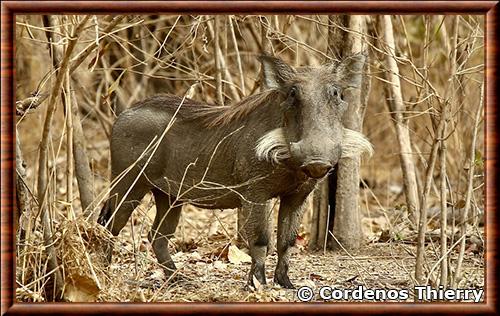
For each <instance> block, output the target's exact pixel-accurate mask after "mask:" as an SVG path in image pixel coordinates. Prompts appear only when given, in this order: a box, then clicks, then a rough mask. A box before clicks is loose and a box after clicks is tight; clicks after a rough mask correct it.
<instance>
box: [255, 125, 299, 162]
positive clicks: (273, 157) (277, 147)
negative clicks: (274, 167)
mask: <svg viewBox="0 0 500 316" xmlns="http://www.w3.org/2000/svg"><path fill="white" fill-rule="evenodd" d="M255 154H256V156H257V159H259V160H266V161H269V162H272V163H273V164H278V163H279V162H280V161H282V160H284V159H287V158H290V151H289V149H288V146H287V144H286V139H285V135H284V133H283V129H282V128H276V129H273V130H272V131H270V132H268V133H266V134H265V135H264V136H262V137H261V138H260V139H259V140H258V141H257V145H256V146H255Z"/></svg>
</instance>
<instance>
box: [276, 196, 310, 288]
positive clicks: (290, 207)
mask: <svg viewBox="0 0 500 316" xmlns="http://www.w3.org/2000/svg"><path fill="white" fill-rule="evenodd" d="M307 195H308V193H306V194H304V193H295V194H292V195H287V196H283V197H281V200H280V209H279V214H278V236H277V249H278V264H277V265H276V271H275V272H274V282H276V283H278V284H279V285H281V286H282V287H284V288H287V289H293V288H294V286H293V284H292V282H291V281H290V278H289V277H288V264H289V259H290V248H291V247H293V246H294V245H295V240H296V238H297V233H298V230H299V226H300V222H301V221H302V215H303V214H304V207H303V205H304V201H305V199H306V198H307Z"/></svg>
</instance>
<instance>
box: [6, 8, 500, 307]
mask: <svg viewBox="0 0 500 316" xmlns="http://www.w3.org/2000/svg"><path fill="white" fill-rule="evenodd" d="M63 12H64V13H78V14H82V13H87V14H90V13H93V14H104V13H118V14H128V13H151V12H155V13H158V12H161V13H165V14H168V13H171V14H173V13H176V14H190V13H197V14H224V13H235V12H237V13H247V14H250V13H254V14H256V13H262V14H263V13H266V14H279V13H284V12H286V13H302V14H305V13H309V14H312V13H315V14H320V13H339V12H349V13H356V14H381V13H389V14H395V13H398V14H401V13H403V14H410V13H433V14H436V13H440V14H484V15H485V16H486V41H485V43H486V57H485V60H486V98H485V100H486V109H485V114H486V116H485V132H486V137H485V145H486V146H485V148H486V170H487V172H486V209H487V212H486V223H487V225H486V234H487V236H488V238H487V240H486V250H487V251H486V261H487V267H488V269H487V271H486V291H485V292H486V294H485V295H486V303H483V304H477V305H476V304H471V303H439V304H437V303H434V304H433V303H429V304H418V305H416V304H407V303H405V304H402V303H384V304H383V305H381V304H377V305H374V304H373V303H338V304H325V303H189V304H182V303H148V304H145V303H97V304H96V303H88V304H87V303H33V304H29V303H14V301H13V300H14V296H13V295H14V277H15V275H14V260H13V258H14V255H15V254H14V249H15V247H14V234H13V231H14V229H13V228H14V223H13V216H12V215H13V211H12V210H13V208H14V207H15V195H14V194H15V192H14V190H13V188H14V186H13V184H14V158H15V153H14V145H13V144H14V142H15V138H14V137H15V135H14V115H13V113H14V108H15V107H14V104H13V102H14V90H13V87H14V85H13V83H14V76H15V73H14V68H13V56H14V43H13V34H14V25H13V22H14V15H15V14H35V13H45V14H47V13H63ZM497 16H498V1H355V2H351V1H130V2H128V1H36V2H35V1H33V2H31V1H4V2H2V4H1V20H2V22H1V53H2V57H1V112H0V113H1V115H0V118H1V183H0V184H1V213H0V214H1V314H2V315H3V314H4V313H6V314H9V315H12V314H26V313H37V314H44V315H45V314H103V313H106V314H108V313H116V314H141V313H144V312H147V313H149V314H166V313H169V314H170V313H172V314H194V313H201V314H227V313H257V312H263V313H273V314H285V313H287V314H305V313H315V314H325V313H331V312H332V311H333V312H335V311H337V310H340V309H341V310H342V311H343V312H348V313H352V314H354V313H357V314H361V313H370V314H382V313H383V314H396V313H397V314H400V313H426V314H430V313H438V312H440V313H442V312H445V313H448V314H452V313H453V314H455V313H456V314H458V313H460V314H462V313H464V314H497V313H498V309H497V308H496V305H497V304H496V303H497V301H498V294H499V293H498V289H497V282H495V281H497V280H498V278H497V277H496V272H497V270H498V269H497V264H498V249H497V241H498V236H499V230H498V215H497V209H496V203H495V201H496V197H497V195H496V187H495V184H496V177H497V175H496V172H497V170H498V169H497V156H496V148H497V146H498V136H497V131H496V128H495V124H496V123H497V109H496V104H497V91H496V90H495V88H496V83H497V79H496V76H497V70H498V64H497V58H496V57H497V56H498V53H497V43H498V42H497V38H498V22H497Z"/></svg>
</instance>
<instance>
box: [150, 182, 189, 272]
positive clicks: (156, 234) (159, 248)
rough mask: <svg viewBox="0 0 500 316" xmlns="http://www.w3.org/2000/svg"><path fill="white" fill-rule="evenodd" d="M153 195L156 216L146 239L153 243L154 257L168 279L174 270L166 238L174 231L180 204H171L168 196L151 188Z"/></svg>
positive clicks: (179, 212) (180, 208) (177, 221)
mask: <svg viewBox="0 0 500 316" xmlns="http://www.w3.org/2000/svg"><path fill="white" fill-rule="evenodd" d="M153 195H154V197H155V202H156V216H155V220H154V223H153V226H152V227H151V231H150V232H149V235H148V239H149V241H150V242H151V244H152V245H153V251H154V253H155V255H156V259H157V260H158V263H159V264H160V265H161V266H162V267H163V270H164V272H165V276H166V277H167V279H168V278H170V277H171V276H172V274H173V273H174V272H175V270H176V267H175V263H174V261H173V260H172V257H170V253H169V251H168V239H169V238H171V237H172V236H173V235H174V233H175V229H176V228H177V224H178V223H179V217H180V215H181V210H182V206H181V205H178V206H172V205H171V203H170V199H169V196H168V195H167V194H165V193H163V192H162V191H160V190H158V189H153Z"/></svg>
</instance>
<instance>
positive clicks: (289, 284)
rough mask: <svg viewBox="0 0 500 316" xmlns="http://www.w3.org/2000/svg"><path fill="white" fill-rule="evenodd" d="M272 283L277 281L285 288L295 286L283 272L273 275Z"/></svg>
mask: <svg viewBox="0 0 500 316" xmlns="http://www.w3.org/2000/svg"><path fill="white" fill-rule="evenodd" d="M274 283H278V284H279V285H281V286H282V287H283V288H285V289H294V288H295V286H293V284H292V282H291V281H290V278H288V275H286V274H283V273H276V274H275V275H274Z"/></svg>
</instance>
